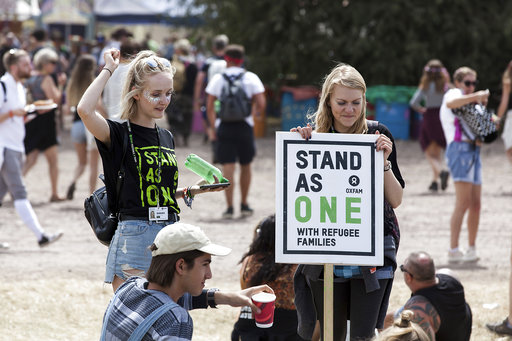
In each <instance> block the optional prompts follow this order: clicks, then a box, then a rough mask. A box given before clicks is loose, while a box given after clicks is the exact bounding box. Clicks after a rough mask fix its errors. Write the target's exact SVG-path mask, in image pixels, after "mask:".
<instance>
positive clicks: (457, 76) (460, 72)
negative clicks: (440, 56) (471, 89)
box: [453, 66, 477, 82]
mask: <svg viewBox="0 0 512 341" xmlns="http://www.w3.org/2000/svg"><path fill="white" fill-rule="evenodd" d="M467 75H474V76H475V77H476V76H477V74H476V71H475V70H473V69H472V68H469V67H467V66H461V67H460V68H458V69H457V70H455V72H454V73H453V81H454V82H455V81H457V82H462V80H463V79H464V77H466V76H467Z"/></svg>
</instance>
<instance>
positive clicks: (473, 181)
mask: <svg viewBox="0 0 512 341" xmlns="http://www.w3.org/2000/svg"><path fill="white" fill-rule="evenodd" d="M476 77H477V74H476V71H474V70H472V69H470V68H469V67H465V66H464V67H460V68H458V69H457V70H456V71H455V73H454V75H453V80H454V84H455V88H454V89H450V90H448V91H447V92H446V94H445V95H444V98H443V104H442V105H441V115H440V117H441V124H442V126H443V131H444V135H445V139H446V145H447V148H446V159H447V163H448V167H449V168H450V173H451V174H452V178H453V182H454V186H455V208H454V210H453V213H452V217H451V220H450V250H449V252H448V261H449V262H450V263H458V262H475V261H477V260H478V259H479V258H478V256H477V254H476V249H475V242H476V235H477V231H478V223H479V220H480V197H481V192H482V170H481V163H480V145H481V142H480V141H478V140H476V139H475V136H474V135H473V134H472V133H471V131H470V129H468V128H467V127H466V126H465V123H464V122H463V121H461V120H459V119H458V118H457V117H456V116H455V115H454V114H453V112H452V109H455V108H459V107H461V106H463V105H466V104H469V103H482V104H484V105H486V104H487V99H488V97H489V91H487V90H486V91H477V92H475V87H476V84H477V81H476ZM466 212H468V219H467V221H468V244H469V248H468V250H467V252H466V253H464V252H463V251H462V250H460V249H459V235H460V230H461V226H462V220H463V218H464V215H465V214H466Z"/></svg>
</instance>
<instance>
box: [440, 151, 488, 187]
mask: <svg viewBox="0 0 512 341" xmlns="http://www.w3.org/2000/svg"><path fill="white" fill-rule="evenodd" d="M446 163H447V165H448V167H449V168H450V173H451V175H452V179H453V181H461V182H470V183H472V184H474V185H481V184H482V163H481V161H480V147H479V146H475V145H474V144H471V143H466V142H456V141H454V142H452V143H450V144H449V145H448V147H447V148H446Z"/></svg>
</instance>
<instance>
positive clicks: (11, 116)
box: [9, 110, 14, 118]
mask: <svg viewBox="0 0 512 341" xmlns="http://www.w3.org/2000/svg"><path fill="white" fill-rule="evenodd" d="M13 116H14V114H13V113H12V110H9V117H10V118H13Z"/></svg>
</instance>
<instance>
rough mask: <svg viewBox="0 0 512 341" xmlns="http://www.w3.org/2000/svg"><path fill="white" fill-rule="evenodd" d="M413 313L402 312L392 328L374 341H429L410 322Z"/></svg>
mask: <svg viewBox="0 0 512 341" xmlns="http://www.w3.org/2000/svg"><path fill="white" fill-rule="evenodd" d="M413 318H414V313H413V312H412V311H410V310H404V311H402V313H401V314H400V318H398V319H396V320H395V322H394V323H393V326H391V327H389V328H387V329H386V330H384V331H383V332H382V333H380V334H379V336H378V337H377V338H376V341H429V340H430V339H429V337H428V335H427V333H426V332H425V331H424V330H423V328H421V327H420V325H419V324H417V323H415V322H412V320H413Z"/></svg>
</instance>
